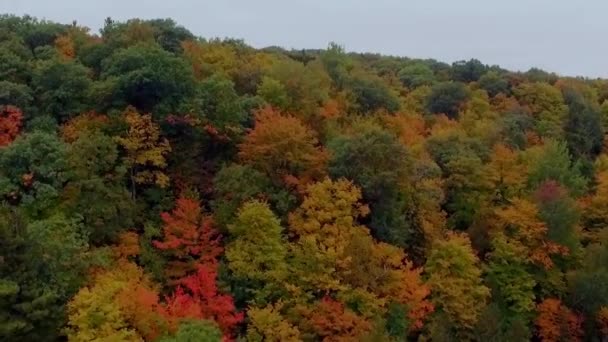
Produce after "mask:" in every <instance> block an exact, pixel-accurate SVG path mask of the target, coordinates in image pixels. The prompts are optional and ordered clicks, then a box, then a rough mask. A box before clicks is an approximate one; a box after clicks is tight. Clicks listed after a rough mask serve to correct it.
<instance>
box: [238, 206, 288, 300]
mask: <svg viewBox="0 0 608 342" xmlns="http://www.w3.org/2000/svg"><path fill="white" fill-rule="evenodd" d="M228 230H229V232H230V234H231V237H232V241H231V242H230V243H229V244H228V245H227V246H226V259H227V260H228V268H229V269H230V270H231V271H232V273H233V275H234V276H235V277H237V278H241V279H245V280H247V281H249V282H251V283H252V284H253V288H250V289H249V290H250V291H252V292H253V293H254V300H255V301H263V300H264V299H265V298H266V297H268V296H272V295H273V292H274V291H277V288H280V287H281V286H282V284H281V283H282V281H284V280H285V279H286V276H287V274H286V273H287V262H286V257H287V246H286V244H285V243H284V242H283V241H282V236H281V232H282V228H281V226H280V222H279V220H278V219H277V218H276V217H275V216H274V214H273V213H272V211H271V210H270V208H269V207H268V205H267V204H265V203H262V202H258V201H250V202H247V203H245V204H244V205H243V206H242V207H241V209H240V210H239V212H238V215H237V217H236V220H235V221H234V223H233V224H231V225H229V226H228ZM258 284H259V285H258Z"/></svg>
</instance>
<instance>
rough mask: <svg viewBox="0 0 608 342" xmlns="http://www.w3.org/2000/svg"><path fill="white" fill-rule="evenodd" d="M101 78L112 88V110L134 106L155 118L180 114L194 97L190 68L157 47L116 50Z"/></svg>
mask: <svg viewBox="0 0 608 342" xmlns="http://www.w3.org/2000/svg"><path fill="white" fill-rule="evenodd" d="M101 79H102V80H103V81H105V82H107V84H108V85H109V87H110V89H111V94H112V95H111V99H109V100H108V101H109V102H110V103H109V104H110V107H114V108H122V107H124V106H127V105H132V106H134V107H135V108H137V109H138V110H140V111H142V112H145V113H148V112H152V113H153V114H154V116H155V118H164V117H165V116H166V115H168V114H170V113H172V112H177V111H179V109H180V106H182V105H183V104H184V103H185V101H187V100H188V99H190V98H191V97H192V96H193V95H194V77H193V75H192V71H191V69H190V68H188V66H187V65H186V63H185V62H184V61H183V60H182V59H180V58H178V57H176V56H174V55H173V54H171V53H169V52H167V51H164V50H162V49H161V48H160V47H159V46H156V45H154V44H138V45H134V46H131V47H129V48H126V49H119V50H117V51H116V52H115V53H114V54H112V55H111V56H110V57H108V58H107V59H106V60H104V62H103V70H102V72H101Z"/></svg>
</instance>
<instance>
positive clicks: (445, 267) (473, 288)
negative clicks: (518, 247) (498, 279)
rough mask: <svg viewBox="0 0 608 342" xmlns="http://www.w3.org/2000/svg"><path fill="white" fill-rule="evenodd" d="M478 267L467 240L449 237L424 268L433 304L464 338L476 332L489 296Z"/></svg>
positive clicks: (435, 248) (453, 236) (436, 247)
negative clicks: (475, 327) (476, 325)
mask: <svg viewBox="0 0 608 342" xmlns="http://www.w3.org/2000/svg"><path fill="white" fill-rule="evenodd" d="M478 263H479V260H478V259H477V257H476V256H475V254H474V252H473V250H472V248H471V243H470V241H469V239H468V237H466V235H462V234H450V235H449V236H448V237H447V239H445V240H444V241H439V242H437V244H436V245H435V246H434V247H433V249H432V250H431V252H430V255H429V258H428V260H427V262H426V265H425V272H426V273H427V275H428V282H427V283H428V285H429V286H430V287H431V293H432V295H431V301H432V302H433V304H434V305H435V307H436V311H437V312H438V313H441V314H444V315H446V317H447V319H448V322H449V324H448V326H451V327H452V329H453V330H454V331H455V332H456V334H457V335H458V336H461V337H465V336H467V335H468V334H469V333H470V331H471V329H473V327H474V325H475V323H476V322H477V320H478V319H479V316H480V314H481V312H482V310H483V309H484V307H485V304H486V303H485V302H486V300H487V299H488V297H489V296H490V290H489V289H488V288H487V287H486V286H484V285H483V283H482V279H481V269H480V267H479V264H478Z"/></svg>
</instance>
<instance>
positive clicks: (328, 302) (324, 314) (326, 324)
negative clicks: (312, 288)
mask: <svg viewBox="0 0 608 342" xmlns="http://www.w3.org/2000/svg"><path fill="white" fill-rule="evenodd" d="M309 314H310V316H309V320H310V324H311V325H312V327H313V328H314V331H315V333H316V334H317V335H318V336H319V337H320V338H321V340H323V341H324V342H342V341H344V342H345V341H358V340H360V338H361V337H362V336H363V335H365V334H366V333H368V332H369V331H370V330H371V328H372V326H371V324H370V322H368V321H366V320H365V319H364V318H362V317H359V316H357V315H356V314H355V313H354V312H352V311H351V310H349V309H347V308H345V307H344V304H342V303H340V302H338V301H336V300H333V299H331V298H329V297H325V298H323V299H322V300H321V301H320V302H318V303H317V305H315V307H314V309H313V310H312V311H311V312H309Z"/></svg>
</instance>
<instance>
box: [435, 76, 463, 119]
mask: <svg viewBox="0 0 608 342" xmlns="http://www.w3.org/2000/svg"><path fill="white" fill-rule="evenodd" d="M468 99H469V92H468V90H467V88H466V87H465V85H464V84H462V83H460V82H443V83H438V84H436V85H434V86H433V87H432V88H431V93H430V95H429V96H428V97H427V99H426V110H427V111H429V112H430V113H432V114H445V115H447V116H448V117H449V118H451V119H454V118H457V117H458V112H459V110H460V107H461V106H462V105H463V104H464V102H465V101H467V100H468Z"/></svg>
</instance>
